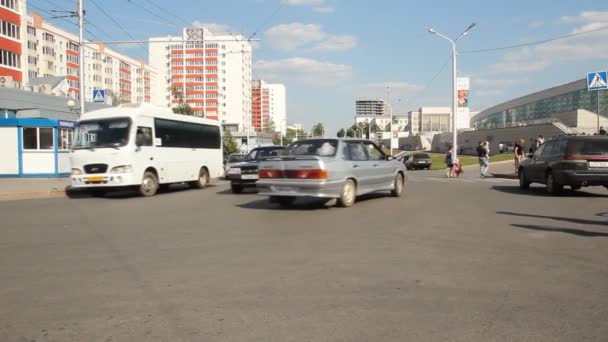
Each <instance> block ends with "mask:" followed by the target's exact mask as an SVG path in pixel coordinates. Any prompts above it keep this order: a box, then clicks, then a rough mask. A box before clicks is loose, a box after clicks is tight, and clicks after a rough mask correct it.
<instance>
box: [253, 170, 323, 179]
mask: <svg viewBox="0 0 608 342" xmlns="http://www.w3.org/2000/svg"><path fill="white" fill-rule="evenodd" d="M258 176H259V177H260V179H268V178H286V179H328V178H329V173H328V172H327V170H318V169H314V170H308V169H302V170H284V171H283V170H274V169H266V170H259V171H258Z"/></svg>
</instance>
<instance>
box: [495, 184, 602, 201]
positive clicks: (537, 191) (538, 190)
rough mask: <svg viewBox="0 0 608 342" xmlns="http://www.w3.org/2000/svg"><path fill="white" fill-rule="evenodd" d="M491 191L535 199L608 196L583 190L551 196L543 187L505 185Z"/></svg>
mask: <svg viewBox="0 0 608 342" xmlns="http://www.w3.org/2000/svg"><path fill="white" fill-rule="evenodd" d="M492 190H495V191H500V192H504V193H508V194H515V195H524V196H536V197H554V198H558V197H598V198H606V197H608V195H600V194H595V193H591V192H586V191H584V190H576V191H574V190H570V189H564V191H563V192H562V193H561V194H559V195H551V194H548V193H547V192H546V190H545V188H544V187H530V188H529V189H525V190H524V189H520V188H519V186H507V185H494V186H492Z"/></svg>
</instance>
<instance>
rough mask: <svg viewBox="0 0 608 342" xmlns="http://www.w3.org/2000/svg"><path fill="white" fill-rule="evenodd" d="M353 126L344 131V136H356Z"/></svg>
mask: <svg viewBox="0 0 608 342" xmlns="http://www.w3.org/2000/svg"><path fill="white" fill-rule="evenodd" d="M353 127H355V125H353ZM353 127H351V128H349V129H348V130H347V131H346V136H347V137H349V138H354V137H356V135H357V132H356V130H355V129H353Z"/></svg>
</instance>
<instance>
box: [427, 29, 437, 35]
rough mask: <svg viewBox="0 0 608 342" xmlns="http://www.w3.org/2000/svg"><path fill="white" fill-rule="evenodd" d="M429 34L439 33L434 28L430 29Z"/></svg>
mask: <svg viewBox="0 0 608 342" xmlns="http://www.w3.org/2000/svg"><path fill="white" fill-rule="evenodd" d="M429 32H430V33H432V34H437V31H435V29H432V28H430V29H429Z"/></svg>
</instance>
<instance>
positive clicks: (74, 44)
mask: <svg viewBox="0 0 608 342" xmlns="http://www.w3.org/2000/svg"><path fill="white" fill-rule="evenodd" d="M78 41H79V39H78V36H77V35H76V34H73V33H71V32H67V31H65V30H63V29H60V28H58V27H56V26H54V25H52V24H50V23H48V22H45V21H44V20H43V18H42V17H41V16H40V15H38V14H36V13H33V12H32V13H29V14H26V1H25V0H0V77H2V78H0V81H3V84H1V85H2V86H9V87H14V88H29V89H30V90H33V89H34V87H31V86H29V80H32V79H37V78H40V77H48V76H63V77H65V80H66V82H67V84H68V86H67V89H66V90H67V91H66V95H68V96H70V97H73V98H80V89H79V88H80V81H81V75H80V60H79V57H80V53H82V52H83V51H84V54H85V55H84V60H85V62H84V63H85V65H84V77H85V79H84V81H85V82H84V83H85V100H87V101H91V100H92V99H93V90H95V89H105V90H106V91H107V92H108V93H109V94H111V95H112V96H111V97H114V98H115V99H116V100H118V101H119V102H122V103H139V102H151V100H152V97H151V94H152V92H151V86H152V83H154V81H153V79H154V78H155V77H156V71H155V70H154V69H153V68H151V67H150V66H148V65H146V64H145V63H144V62H143V61H141V60H140V61H138V60H135V59H133V58H131V57H128V56H125V55H123V54H120V53H118V52H116V51H113V50H111V49H108V48H106V47H105V46H104V45H103V44H93V43H89V44H86V45H85V47H84V49H83V48H81V47H80V46H79V44H78ZM33 83H34V82H33ZM36 84H39V82H36ZM38 89H39V88H38ZM109 101H110V100H109V99H108V102H109Z"/></svg>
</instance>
